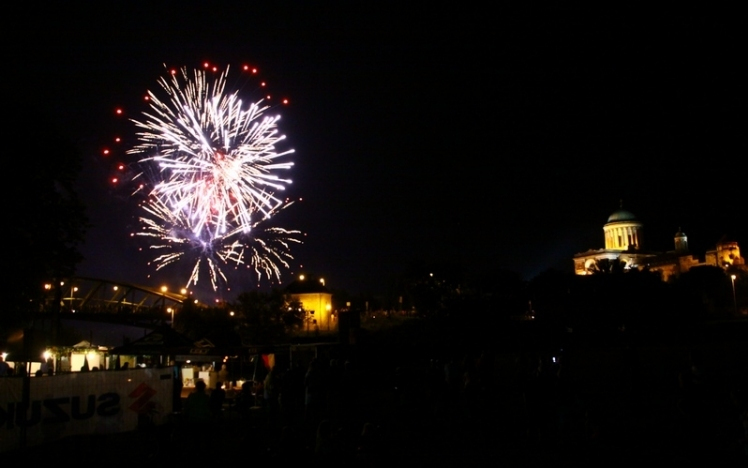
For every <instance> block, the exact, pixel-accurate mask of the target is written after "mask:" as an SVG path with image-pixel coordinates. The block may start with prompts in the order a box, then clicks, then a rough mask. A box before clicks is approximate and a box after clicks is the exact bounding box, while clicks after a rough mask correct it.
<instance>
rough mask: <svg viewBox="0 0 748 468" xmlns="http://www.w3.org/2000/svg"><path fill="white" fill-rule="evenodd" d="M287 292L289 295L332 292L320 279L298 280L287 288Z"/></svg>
mask: <svg viewBox="0 0 748 468" xmlns="http://www.w3.org/2000/svg"><path fill="white" fill-rule="evenodd" d="M286 292H287V293H288V294H311V293H323V294H330V290H329V289H327V288H326V287H325V286H324V285H323V284H322V283H321V282H320V281H319V280H318V279H316V278H307V279H304V280H296V281H294V282H292V283H291V284H289V285H288V286H286Z"/></svg>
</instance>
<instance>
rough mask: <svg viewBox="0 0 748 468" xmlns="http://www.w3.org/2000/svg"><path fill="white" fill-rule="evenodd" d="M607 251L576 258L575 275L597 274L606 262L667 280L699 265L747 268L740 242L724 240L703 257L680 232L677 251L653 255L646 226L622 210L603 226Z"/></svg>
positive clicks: (676, 238) (677, 238) (577, 255)
mask: <svg viewBox="0 0 748 468" xmlns="http://www.w3.org/2000/svg"><path fill="white" fill-rule="evenodd" d="M603 233H604V236H605V248H603V249H597V250H592V249H591V250H588V251H586V252H582V253H578V254H576V255H574V273H576V274H577V275H587V274H590V273H594V272H595V271H596V270H597V269H598V268H599V265H600V263H601V261H603V260H607V261H618V262H620V264H621V265H623V268H624V270H630V269H634V268H636V269H639V270H642V269H645V268H646V269H647V270H649V271H656V272H659V273H660V274H661V275H662V279H663V280H664V281H667V280H668V279H670V278H671V277H674V276H678V275H679V274H681V273H685V272H686V271H688V270H690V269H691V268H693V267H697V266H705V265H708V266H719V267H722V268H728V267H732V266H739V267H744V266H745V259H743V258H742V257H741V256H740V247H739V246H738V243H737V242H734V241H730V240H727V239H724V238H723V239H722V240H720V241H719V242H718V243H717V245H716V247H715V248H714V249H712V250H709V251H707V252H706V253H705V255H704V256H703V257H699V256H696V255H693V254H692V253H691V252H690V251H689V249H688V237H687V236H686V234H685V233H683V232H682V231H681V230H679V231H678V232H677V233H675V236H674V239H673V240H674V244H675V248H674V250H670V251H667V252H652V251H646V250H643V249H642V238H643V236H642V233H643V225H642V223H641V222H639V221H638V220H637V219H636V217H635V216H634V215H633V214H632V213H630V212H628V211H625V210H623V209H622V208H621V209H619V210H618V211H615V212H614V213H613V214H611V215H610V216H609V217H608V222H607V223H606V224H605V225H604V226H603Z"/></svg>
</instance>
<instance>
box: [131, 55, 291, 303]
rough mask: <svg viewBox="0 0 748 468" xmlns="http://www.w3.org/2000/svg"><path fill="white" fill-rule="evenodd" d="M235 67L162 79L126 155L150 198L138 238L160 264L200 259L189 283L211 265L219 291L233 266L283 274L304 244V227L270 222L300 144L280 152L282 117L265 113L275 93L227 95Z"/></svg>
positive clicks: (270, 275)
mask: <svg viewBox="0 0 748 468" xmlns="http://www.w3.org/2000/svg"><path fill="white" fill-rule="evenodd" d="M206 68H207V67H206ZM214 70H215V69H214ZM216 73H217V78H215V79H213V78H212V77H213V76H214V75H215V74H216ZM228 73H229V68H226V69H225V71H223V72H220V73H218V72H215V71H214V72H211V71H206V70H200V69H196V70H188V69H186V68H183V69H181V70H179V71H171V72H169V73H168V76H166V77H162V78H161V79H159V81H158V84H159V85H160V91H161V92H160V93H158V94H157V93H155V92H151V91H149V92H148V95H147V100H148V102H149V108H148V110H147V111H145V112H143V114H142V118H139V119H132V122H134V124H135V126H136V128H137V129H138V133H137V137H138V142H137V144H135V145H134V146H133V147H132V149H130V150H129V151H128V153H129V154H131V155H135V156H136V157H137V164H136V167H137V170H136V172H135V175H134V177H133V179H134V180H136V181H138V182H139V185H137V188H136V189H135V191H134V194H138V195H140V196H142V197H143V200H142V203H141V209H142V214H141V216H140V224H141V227H142V230H141V231H139V232H138V233H137V235H139V236H143V237H144V238H146V239H147V240H148V241H149V243H150V248H151V249H153V250H154V251H155V252H156V253H157V256H156V257H155V258H154V259H153V262H152V263H153V264H154V265H155V267H156V269H157V270H158V269H161V268H163V267H165V266H167V265H170V264H172V263H174V262H177V261H188V260H189V261H194V266H193V268H192V273H191V275H190V277H189V279H188V281H187V285H188V286H189V285H190V284H197V282H198V279H199V278H200V275H201V272H203V271H207V272H208V274H209V276H210V281H211V285H212V287H213V289H214V290H217V288H218V286H219V284H222V283H226V282H227V278H226V275H225V273H224V271H223V269H224V268H225V267H226V266H229V265H233V266H237V267H238V266H245V267H247V268H250V269H252V270H253V271H254V273H255V274H256V275H257V276H258V278H262V277H263V276H265V277H267V278H269V279H277V280H280V275H281V268H288V266H289V265H288V263H287V262H288V260H290V259H292V257H291V255H290V252H289V246H290V243H293V242H299V240H298V239H297V238H296V236H297V235H298V234H299V232H298V231H294V230H287V229H283V228H280V227H265V224H267V223H269V222H270V219H271V218H272V217H273V216H274V215H275V214H276V213H278V212H279V211H281V210H283V209H285V208H287V207H288V206H289V205H290V202H289V201H288V200H287V199H285V198H280V197H279V196H278V195H277V194H278V192H280V191H283V190H284V189H285V187H286V185H288V184H290V183H291V180H289V179H287V178H283V177H281V176H280V174H283V173H285V172H287V171H288V170H289V169H290V168H291V167H292V166H293V163H292V162H289V161H287V160H286V158H287V157H288V156H289V155H290V154H292V153H293V150H292V149H288V150H279V146H280V145H281V144H282V142H283V141H284V140H285V136H284V135H281V134H280V133H279V129H278V121H279V119H280V117H279V116H277V115H275V116H269V115H267V114H268V112H269V110H270V109H271V107H270V105H269V104H267V99H265V98H263V99H260V100H258V101H256V102H250V103H244V102H243V101H242V100H241V98H240V97H239V93H238V92H237V91H231V92H230V91H228V86H227V79H228Z"/></svg>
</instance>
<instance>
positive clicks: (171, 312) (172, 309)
mask: <svg viewBox="0 0 748 468" xmlns="http://www.w3.org/2000/svg"><path fill="white" fill-rule="evenodd" d="M166 311H167V312H169V313H170V314H171V328H174V307H169V308H168V309H166Z"/></svg>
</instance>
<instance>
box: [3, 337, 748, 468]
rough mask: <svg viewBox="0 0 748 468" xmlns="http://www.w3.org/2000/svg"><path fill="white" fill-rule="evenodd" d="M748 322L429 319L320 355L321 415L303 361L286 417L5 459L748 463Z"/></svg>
mask: <svg viewBox="0 0 748 468" xmlns="http://www.w3.org/2000/svg"><path fill="white" fill-rule="evenodd" d="M745 332H746V330H745V324H743V323H740V324H737V325H736V324H732V325H728V326H727V327H723V328H718V329H716V330H715V329H712V330H709V331H705V332H704V333H701V332H700V333H699V334H698V336H696V335H689V336H687V337H686V338H684V339H674V340H673V339H669V340H659V339H652V338H651V337H649V338H648V339H637V340H624V341H622V340H621V339H620V337H603V338H602V339H601V338H600V337H597V338H594V339H584V340H580V339H576V338H575V340H573V341H569V340H561V341H558V342H555V341H553V340H550V341H547V340H545V339H544V340H541V341H542V342H543V344H542V345H539V342H538V341H533V340H532V339H530V338H529V337H528V339H527V340H526V341H525V342H526V343H530V344H529V345H528V346H517V343H518V342H519V341H515V342H514V344H513V345H512V346H509V347H507V346H504V345H502V344H499V343H490V342H489V343H487V342H484V343H480V344H478V343H468V342H466V341H462V342H459V343H454V342H452V343H447V342H443V343H441V344H440V343H437V342H434V341H430V340H424V339H423V336H424V333H428V332H427V331H425V330H422V329H420V328H414V329H412V330H409V331H407V332H403V333H404V334H403V335H401V336H397V337H392V336H388V337H387V338H376V339H375V338H372V339H370V340H361V342H360V343H359V344H357V345H356V346H357V347H356V348H355V349H350V348H349V349H347V350H346V352H345V353H339V354H336V353H335V352H333V353H332V354H329V355H320V356H319V361H320V362H321V363H322V364H323V366H322V370H323V373H322V374H321V375H323V379H322V380H323V381H324V389H325V390H324V399H323V401H324V405H323V406H321V407H320V408H319V411H318V412H317V413H314V414H307V413H305V410H304V404H303V392H304V384H303V380H304V379H303V375H304V374H305V372H306V369H297V370H296V374H294V372H293V371H290V372H287V373H285V374H284V375H283V379H282V380H281V382H282V384H280V385H279V387H280V388H281V400H280V401H281V402H282V403H283V404H282V406H281V407H280V408H279V409H278V412H277V413H273V412H272V410H271V409H269V407H267V406H264V404H263V402H262V401H259V402H258V405H256V406H254V407H252V408H247V409H246V410H244V411H242V410H241V409H239V408H236V407H233V408H227V409H226V410H225V411H224V412H223V413H222V415H221V417H220V418H219V419H216V420H214V421H210V422H206V423H203V424H200V425H195V426H190V425H188V424H186V423H185V422H184V421H182V418H181V415H180V414H178V413H177V414H174V415H172V417H171V419H170V420H171V422H170V423H168V424H165V425H161V426H158V427H144V428H142V429H139V430H137V431H134V432H130V433H124V434H116V435H88V436H81V437H73V438H68V439H65V440H62V441H59V442H56V443H54V444H50V445H46V446H42V447H33V448H29V449H27V450H23V451H19V452H14V453H9V454H6V456H7V457H10V458H6V459H12V460H20V459H24V460H25V461H26V462H29V463H36V462H40V463H41V462H50V461H66V460H70V461H75V462H76V463H86V462H96V463H107V464H111V465H114V466H124V465H125V464H127V463H142V464H145V465H146V466H149V465H155V464H157V463H195V462H213V463H236V462H242V463H248V464H254V463H261V464H268V463H272V464H277V465H285V463H303V464H305V465H312V466H325V467H332V466H390V465H393V464H395V465H398V466H399V465H404V464H416V465H418V466H422V465H423V466H427V465H431V466H461V467H463V466H510V467H513V466H518V467H519V466H530V467H532V466H549V465H551V466H559V465H564V466H566V465H568V466H634V465H638V464H640V463H642V462H655V463H657V462H659V463H665V464H667V466H676V465H681V466H748V451H747V450H746V448H747V447H746V440H745V436H746V428H748V426H746V424H748V398H746V397H747V395H748V393H747V392H746V390H747V389H748V387H746V383H747V382H748V379H747V377H748V372H747V371H748V334H746V333H745ZM514 338H515V339H516V338H517V336H515V337H514ZM520 341H522V340H520ZM549 342H552V343H551V344H550V345H547V344H548V343H549ZM546 345H547V346H546ZM562 347H563V348H562ZM554 357H555V358H556V362H555V363H554V360H553V358H554ZM346 361H348V362H349V366H348V367H346V366H345V362H346Z"/></svg>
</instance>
